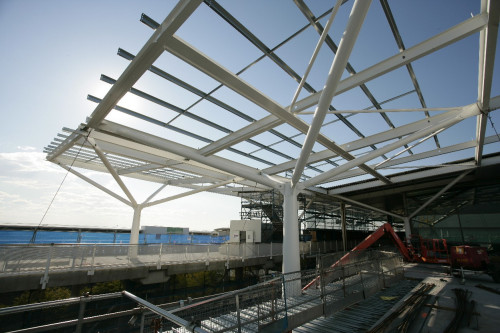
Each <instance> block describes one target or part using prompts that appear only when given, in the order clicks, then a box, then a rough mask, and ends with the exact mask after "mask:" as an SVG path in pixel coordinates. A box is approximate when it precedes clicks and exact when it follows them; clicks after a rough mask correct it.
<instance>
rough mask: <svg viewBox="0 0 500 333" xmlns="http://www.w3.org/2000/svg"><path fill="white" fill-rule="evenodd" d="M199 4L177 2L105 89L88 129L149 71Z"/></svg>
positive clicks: (193, 0)
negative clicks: (169, 40)
mask: <svg viewBox="0 0 500 333" xmlns="http://www.w3.org/2000/svg"><path fill="white" fill-rule="evenodd" d="M200 4H201V0H185V1H180V2H179V3H178V4H177V5H176V6H175V7H174V9H172V11H171V12H170V14H169V15H168V16H167V17H166V18H165V20H164V21H163V22H162V24H161V25H160V27H159V28H158V29H156V30H155V32H154V33H153V35H152V36H151V37H150V38H149V40H148V41H147V42H146V44H144V46H143V47H142V49H141V50H140V51H139V53H138V54H137V56H136V57H135V59H134V60H132V61H131V62H130V64H129V65H128V66H127V68H126V69H125V70H124V71H123V73H122V74H121V75H120V78H119V79H118V81H117V83H116V84H115V85H113V86H112V87H111V89H109V91H108V93H107V94H106V96H105V97H104V98H103V101H102V102H101V103H99V105H97V107H96V108H95V110H94V112H93V113H92V116H91V119H90V121H89V122H88V123H87V126H88V127H89V128H96V127H97V125H99V123H100V122H101V121H102V120H104V118H105V117H106V116H107V115H108V113H109V112H110V111H111V110H112V109H113V108H114V107H115V105H116V104H117V103H118V102H119V101H120V99H121V98H122V97H123V96H124V95H125V94H126V93H127V91H129V90H130V88H132V86H133V85H134V84H135V83H136V82H137V80H139V78H140V77H141V76H142V75H143V74H144V73H145V72H146V71H147V70H148V69H149V67H150V66H151V65H152V64H153V63H154V62H155V60H156V59H157V58H158V57H159V56H160V55H161V54H162V53H163V52H164V45H165V43H166V42H167V40H168V39H169V38H170V37H171V36H172V35H173V34H174V33H175V32H176V31H177V29H178V28H179V27H180V26H181V25H182V24H183V23H184V22H185V21H186V20H187V19H188V18H189V16H190V15H191V14H192V13H193V12H194V11H195V10H196V8H198V6H199V5H200Z"/></svg>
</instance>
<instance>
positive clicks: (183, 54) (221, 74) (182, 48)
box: [165, 36, 389, 182]
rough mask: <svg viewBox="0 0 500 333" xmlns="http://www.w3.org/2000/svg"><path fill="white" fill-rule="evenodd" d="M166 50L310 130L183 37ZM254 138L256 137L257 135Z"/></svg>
mask: <svg viewBox="0 0 500 333" xmlns="http://www.w3.org/2000/svg"><path fill="white" fill-rule="evenodd" d="M165 48H166V50H167V51H169V52H170V53H172V54H173V55H175V56H177V57H178V58H180V59H182V60H183V61H185V62H186V63H188V64H190V65H192V66H193V67H195V68H197V69H199V70H200V71H202V72H203V73H205V74H207V75H209V76H210V77H212V78H214V79H215V80H217V81H219V82H221V83H223V84H224V85H225V86H227V87H228V88H230V89H232V90H233V91H235V92H237V93H238V94H240V95H241V96H243V97H245V98H247V99H248V100H250V101H251V102H253V103H255V104H257V105H258V106H260V107H262V108H263V109H264V110H267V111H268V112H269V113H271V114H273V115H275V116H276V117H278V118H280V119H281V120H282V121H284V122H286V123H288V124H289V125H291V126H293V127H295V128H296V129H297V130H299V131H301V132H302V133H304V134H306V133H307V131H308V130H309V125H308V124H307V123H306V122H304V121H302V120H301V119H299V118H297V117H296V116H295V115H294V114H292V113H290V112H288V110H286V109H285V108H283V107H282V106H281V105H279V104H278V103H276V102H275V101H273V100H272V99H270V98H269V97H267V96H265V95H264V94H262V93H261V92H260V91H258V90H256V89H255V88H253V87H252V86H250V85H249V84H248V83H246V82H245V81H243V80H242V79H241V78H239V77H238V76H237V75H235V74H233V73H232V72H230V71H228V70H227V69H225V68H223V67H222V66H220V65H219V64H217V63H216V62H215V61H213V60H212V59H210V58H208V57H207V56H205V55H204V54H202V53H201V52H199V51H198V50H196V49H195V48H193V47H192V46H191V45H189V44H187V43H186V42H185V41H183V40H181V39H180V38H178V37H176V36H174V37H172V38H171V39H170V40H169V42H168V43H167V44H166V45H165ZM254 135H256V133H255V134H254ZM317 141H318V142H319V143H320V144H322V145H324V146H325V147H327V148H328V149H330V150H332V151H334V152H336V153H337V154H339V155H340V156H342V157H344V158H346V159H348V160H351V159H353V158H354V156H352V155H350V154H349V153H347V152H345V151H344V150H342V149H340V147H339V146H338V145H337V144H335V143H334V142H333V141H331V140H330V139H328V138H327V137H325V136H324V135H322V134H319V135H318V140H317ZM360 167H361V168H363V169H364V170H365V171H366V172H367V173H370V174H371V175H373V176H374V177H376V178H379V179H381V180H383V181H385V182H389V181H388V180H387V179H386V178H385V177H384V176H382V175H380V174H379V173H377V172H376V171H374V170H372V169H369V168H368V167H367V166H363V165H361V166H360Z"/></svg>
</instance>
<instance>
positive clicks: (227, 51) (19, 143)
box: [0, 0, 500, 230]
mask: <svg viewBox="0 0 500 333" xmlns="http://www.w3.org/2000/svg"><path fill="white" fill-rule="evenodd" d="M175 3H176V2H175V1H151V0H149V1H62V0H61V1H56V0H44V1H36V0H15V1H14V0H0V47H1V49H2V52H0V73H2V77H1V79H0V99H1V100H2V114H3V116H4V118H5V119H6V120H5V121H4V122H2V124H1V125H0V126H1V131H0V136H1V137H0V223H6V222H9V223H30V224H38V223H39V222H40V220H41V218H42V216H43V215H44V213H45V211H46V209H47V207H48V206H49V203H50V202H51V200H52V198H53V196H54V194H55V193H56V191H57V188H58V186H59V184H60V183H61V182H62V180H63V179H64V177H65V174H66V172H65V171H64V170H63V169H61V168H59V167H56V166H54V165H52V164H51V163H48V162H46V161H45V154H44V153H42V150H43V147H44V146H46V145H47V144H49V143H50V141H51V140H52V138H53V137H54V136H55V135H56V134H57V133H59V132H60V131H61V128H62V127H72V128H75V127H76V126H78V124H80V123H81V122H84V121H85V118H86V117H87V116H89V115H90V114H91V113H92V111H93V109H94V107H95V104H94V103H92V102H90V101H87V99H86V96H87V94H91V95H94V96H97V97H103V96H104V95H105V93H106V91H107V90H108V89H109V87H110V86H109V85H108V84H107V83H104V82H102V81H100V80H99V77H100V75H101V74H105V75H108V76H110V77H112V78H115V79H116V78H117V77H118V76H119V75H120V74H121V72H122V71H123V70H124V69H125V67H126V66H127V65H128V61H126V60H124V59H122V58H121V57H118V56H117V55H116V51H117V49H118V48H119V47H121V48H123V49H125V50H127V51H129V52H132V53H137V52H138V50H139V49H140V48H141V47H142V45H143V44H144V43H145V41H146V40H147V39H148V38H149V36H150V35H151V33H152V30H151V29H150V28H148V27H147V26H145V25H144V24H142V23H140V22H139V17H140V14H141V13H143V12H144V13H146V14H148V15H149V16H151V17H152V18H154V19H155V20H157V21H161V20H163V18H164V17H165V16H166V15H167V14H168V13H169V11H170V10H171V8H173V6H174V5H175ZM221 3H222V4H223V5H224V6H225V7H226V9H227V10H228V11H230V12H231V14H233V15H234V16H235V17H236V18H237V19H239V20H240V21H241V22H243V23H244V24H248V27H249V29H250V30H251V31H252V32H253V33H254V34H255V35H256V36H257V37H259V38H260V39H261V40H262V41H263V42H264V43H266V45H268V46H269V47H274V46H275V45H276V44H277V43H279V42H280V41H281V40H283V39H284V38H286V37H287V36H288V35H290V34H291V33H293V32H295V31H296V30H298V29H299V28H300V27H302V26H304V25H305V24H306V23H307V21H306V20H305V18H304V17H303V16H302V14H300V12H299V11H298V10H297V9H296V8H294V6H293V4H291V6H288V8H287V9H286V13H283V15H277V13H280V11H281V10H283V8H284V6H283V4H284V3H287V4H288V3H289V2H284V1H272V2H265V1H264V2H259V1H244V2H242V1H224V2H221ZM266 3H267V5H266V6H267V7H266V10H261V6H263V5H264V4H266ZM307 3H308V5H309V6H310V7H311V8H312V10H313V11H314V13H315V14H316V15H319V14H320V13H322V12H323V11H324V10H326V9H327V8H328V7H329V6H331V5H332V3H333V2H332V1H314V2H311V1H308V2H307ZM417 3H418V4H417ZM479 3H480V1H472V0H460V1H440V2H438V3H436V2H435V1H430V0H426V1H418V2H415V1H390V4H391V6H392V10H393V12H394V13H395V14H398V13H399V14H400V15H401V17H402V18H403V19H398V16H396V17H397V20H398V21H397V23H398V26H399V29H400V31H401V35H402V36H403V38H404V41H405V45H406V47H410V46H412V45H414V44H415V43H418V42H420V41H422V40H423V39H424V38H428V37H429V36H431V35H433V34H435V33H437V32H439V31H442V30H443V29H445V28H448V27H450V26H451V25H453V24H456V23H458V22H460V21H462V20H465V19H467V18H468V17H470V15H471V13H472V14H477V13H478V12H479ZM420 4H423V5H424V6H420ZM429 6H430V7H431V8H432V9H433V10H432V11H429V10H428V8H429ZM450 6H452V8H453V10H450ZM342 10H345V11H348V10H349V11H350V7H349V8H348V7H345V9H342ZM342 10H341V12H342ZM285 14H286V15H285ZM381 15H382V14H381V8H380V4H379V3H378V1H373V4H372V8H371V9H370V12H369V14H368V17H367V21H366V26H365V27H363V29H362V31H361V33H360V37H359V41H360V43H359V44H356V46H355V48H354V51H353V57H352V58H351V63H352V65H353V66H354V67H355V68H356V69H357V70H358V71H359V70H361V69H363V68H366V67H368V66H370V65H372V64H374V63H376V62H378V61H380V60H381V59H383V58H385V57H387V56H390V55H392V54H394V53H396V52H397V46H396V45H395V43H394V40H393V37H392V35H391V34H390V31H389V30H388V27H387V22H386V21H385V19H382V18H381ZM281 16H283V18H282V17H281ZM338 16H339V17H340V18H339V20H338V21H336V22H335V24H334V27H333V29H332V31H333V33H332V36H333V38H334V39H336V40H337V42H338V39H340V36H341V31H342V29H341V27H342V26H343V24H344V23H345V19H344V20H343V19H342V18H341V16H342V15H340V14H339V15H338ZM423 16H425V17H426V24H422V17H423ZM256 17H259V18H260V21H258V24H256V23H255V20H254V19H255V18H256ZM290 17H293V18H294V19H293V20H291V19H289V18H290ZM285 18H286V19H285ZM322 22H323V23H324V22H325V19H323V21H322ZM416 26H417V27H418V29H415V27H416ZM270 29H272V30H273V33H272V34H271V33H268V31H269V30H270ZM417 30H418V31H417ZM378 31H385V35H378V34H377V33H378ZM179 35H180V36H181V37H182V38H184V39H185V40H186V41H188V42H189V43H192V44H194V45H195V46H196V47H197V48H199V49H200V50H201V51H203V52H204V53H206V54H207V55H209V56H211V57H213V58H214V59H215V60H217V61H219V62H221V63H224V65H225V66H226V67H228V68H229V69H230V70H233V71H238V70H240V69H241V68H243V67H244V66H246V65H247V64H248V63H250V62H252V61H253V60H255V59H256V58H257V57H259V56H260V55H261V53H259V51H258V50H257V49H256V48H253V47H249V46H248V43H247V42H246V41H245V40H244V39H243V37H241V36H240V35H238V34H237V33H236V32H234V31H232V30H231V29H229V27H228V25H227V24H226V23H225V22H223V21H221V20H220V19H218V18H217V17H216V15H215V14H214V13H213V12H212V11H211V10H210V9H209V8H208V7H207V6H205V5H203V4H202V5H201V6H200V8H199V9H198V10H197V11H196V12H195V14H194V15H193V17H192V18H191V19H190V20H189V21H188V22H187V23H186V24H185V25H184V26H183V27H182V28H181V29H180V31H179ZM317 38H318V36H317V34H316V33H315V32H314V31H313V30H312V29H309V30H307V31H305V32H304V34H302V35H301V36H300V37H299V38H297V41H296V42H292V43H290V44H287V45H285V46H284V47H282V48H280V49H279V50H277V51H276V53H277V54H278V55H279V56H280V57H282V58H283V59H284V60H285V61H286V62H287V63H289V64H290V65H291V66H292V67H293V68H294V70H295V71H296V72H297V73H299V74H302V73H303V72H304V70H305V68H306V66H307V62H308V60H309V58H310V54H311V53H312V50H313V48H314V45H315V43H316V41H317ZM228 40H230V41H231V44H230V46H231V47H228V44H227V41H228ZM468 45H470V47H468ZM476 50H477V36H476V35H474V36H471V37H469V38H467V39H465V40H463V41H461V42H460V43H458V44H457V45H456V46H454V45H452V46H451V47H450V48H449V49H448V48H447V49H445V50H442V51H440V52H439V53H437V54H433V55H432V56H430V57H428V58H427V57H426V58H423V59H421V60H419V61H417V62H415V63H414V64H413V66H414V69H415V72H416V74H417V77H418V79H419V81H420V83H421V86H422V89H423V93H424V96H425V97H426V101H427V104H428V105H429V106H434V107H440V106H452V105H450V104H449V103H450V101H453V102H454V103H455V105H457V106H458V105H465V104H470V103H473V102H474V101H475V99H476V95H477V88H475V87H476V86H477V68H475V67H473V66H469V64H477V57H478V55H477V51H476ZM497 58H498V55H497ZM332 59H333V54H332V53H331V52H330V51H329V50H328V49H327V47H326V46H324V47H323V49H322V51H321V53H320V55H319V57H318V60H317V62H318V66H315V67H313V70H312V72H311V77H310V81H311V82H313V84H315V88H316V89H318V90H319V89H321V87H322V83H323V82H324V79H325V73H324V71H321V70H320V68H321V67H320V64H323V65H327V66H328V64H329V63H331V61H332ZM155 64H158V66H160V67H161V68H167V69H168V70H169V72H171V73H173V74H174V75H177V76H179V77H180V78H183V79H185V80H186V81H190V82H191V83H192V84H194V85H196V86H197V87H198V88H199V89H202V90H204V91H209V90H211V89H212V88H213V87H215V86H217V82H215V81H214V80H212V79H211V78H208V77H206V76H204V75H201V74H200V73H199V72H196V71H193V70H192V69H190V68H188V67H186V66H185V65H183V64H182V63H180V61H178V60H176V59H175V58H173V57H172V56H170V55H168V54H165V55H164V56H162V57H160V59H159V60H158V61H157V62H156V63H155ZM499 67H500V66H497V67H496V68H495V79H494V84H493V91H494V92H493V93H492V96H496V95H498V94H499V93H500V82H498V78H499V75H498V73H499ZM405 71H406V70H405V69H401V70H400V71H396V72H395V73H391V74H390V75H387V76H383V77H380V78H378V79H376V80H374V81H372V82H369V83H367V86H368V87H369V88H370V89H371V90H372V92H373V93H374V95H375V96H376V97H377V99H378V100H379V101H382V100H384V99H387V98H390V97H392V96H394V94H397V93H403V92H405V91H407V90H410V89H412V86H411V81H410V80H409V78H408V75H407V73H405ZM263 73H266V79H265V80H263V79H262V77H263V75H262V74H263ZM242 77H243V78H244V79H245V80H247V81H248V82H250V83H251V84H253V85H255V86H258V87H259V89H261V90H262V91H263V92H264V93H266V94H268V95H269V96H271V97H272V98H274V99H275V100H277V101H278V102H279V103H282V104H283V105H287V103H289V101H290V100H291V98H292V96H293V93H294V91H295V88H296V86H297V84H296V83H295V82H294V81H293V80H291V79H290V77H288V76H286V75H285V74H283V72H280V71H277V70H276V69H275V66H272V64H271V62H270V61H269V60H263V61H261V62H259V63H258V64H257V65H255V66H254V67H252V68H251V69H250V70H248V71H247V72H245V73H244V74H242ZM459 80H460V84H457V81H459ZM452 84H453V86H454V89H453V90H452V89H447V88H446V87H448V86H451V85H452ZM277 86H279V87H280V89H276V87H277ZM136 87H138V88H140V89H144V90H146V91H148V92H151V93H152V94H158V95H159V94H163V98H164V99H166V100H168V101H171V102H172V103H174V104H178V105H179V106H181V107H185V106H187V105H189V104H190V103H191V102H192V100H193V97H192V96H189V95H186V94H185V93H178V92H177V91H176V90H175V89H176V88H174V87H173V85H171V84H170V85H169V84H167V83H165V82H159V79H158V78H156V77H154V75H152V74H147V75H145V78H144V80H143V79H141V80H140V81H139V82H138V83H137V85H136ZM457 87H458V89H459V90H457ZM495 92H496V93H495ZM214 96H216V97H218V98H221V99H223V100H224V101H227V102H228V103H230V104H231V103H236V101H238V103H240V101H241V97H239V96H236V94H234V93H232V92H230V91H229V90H228V89H226V88H223V89H221V90H220V91H218V92H217V93H216V94H215V95H214ZM302 96H304V93H303V94H302ZM127 98H128V103H129V105H132V108H133V109H134V108H137V109H140V108H141V107H144V104H143V102H142V101H139V100H138V98H137V97H133V96H127ZM333 104H334V106H336V107H337V108H354V107H359V108H364V107H367V106H369V101H368V99H367V98H366V97H364V96H363V95H362V94H360V93H359V92H358V93H356V92H352V93H346V94H343V95H340V96H338V97H337V98H336V99H334V103H333ZM408 104H414V105H415V106H414V107H419V105H418V100H417V98H416V96H415V94H413V95H412V96H409V97H406V98H404V99H401V100H398V101H395V102H392V103H390V104H387V105H386V107H387V108H397V107H401V106H403V105H404V106H405V107H407V105H408ZM149 107H150V108H151V110H150V111H151V112H153V113H155V112H156V113H157V114H158V117H164V118H165V119H166V120H168V119H171V118H172V117H174V116H175V114H173V113H169V112H168V111H165V110H164V109H163V110H159V109H158V110H156V109H155V107H154V106H149ZM193 111H194V112H197V113H198V114H200V115H203V116H205V117H207V118H209V117H210V116H211V114H212V110H211V109H210V105H208V103H207V104H204V102H203V103H200V104H199V105H198V106H197V107H195V108H194V109H193ZM245 111H247V112H248V113H249V114H251V115H252V117H255V118H256V119H259V118H261V117H263V116H265V115H266V112H264V111H263V110H262V109H259V108H258V107H256V106H255V105H251V104H249V103H247V104H245ZM492 116H493V120H494V122H495V124H496V125H497V128H499V129H500V118H499V117H498V115H497V113H495V114H493V115H492ZM330 117H332V116H327V121H328V120H329V118H330ZM391 117H392V119H393V121H394V123H396V124H402V123H405V122H408V121H409V118H407V117H405V118H402V117H401V115H397V114H396V115H391ZM111 119H122V120H123V119H126V117H125V116H123V115H120V114H116V113H115V114H112V115H111ZM304 119H310V116H309V117H308V116H304ZM351 119H352V122H353V123H355V124H356V125H357V126H359V127H360V128H361V129H362V130H363V132H365V133H366V134H370V133H371V131H373V129H374V128H375V127H374V124H377V125H376V126H379V125H378V124H380V126H382V125H383V124H382V123H381V120H380V118H373V119H370V120H367V119H368V118H361V117H360V116H358V115H357V116H354V117H352V118H351ZM183 121H184V120H182V119H180V120H179V121H178V122H177V125H178V126H179V127H181V128H182V126H185V127H189V126H190V124H189V123H188V122H185V123H183ZM214 121H219V122H220V123H221V125H225V123H224V122H227V123H228V126H229V124H231V125H234V126H237V127H242V126H244V125H245V124H246V123H245V122H242V121H241V119H236V118H234V119H233V118H227V119H217V118H214ZM462 126H465V125H462ZM470 128H471V126H468V127H467V128H466V129H465V128H464V129H459V130H457V131H456V132H455V133H456V134H455V135H457V136H463V135H468V136H471V138H472V137H473V136H474V130H472V131H471V129H470ZM199 130H200V131H202V132H204V134H205V135H207V137H210V138H212V139H214V140H215V139H217V138H218V137H220V133H216V132H214V131H209V130H205V129H203V127H201V126H200V128H199ZM280 130H282V131H283V132H284V133H290V134H293V133H296V132H297V131H296V130H294V129H292V128H290V127H286V125H284V126H282V128H281V129H280ZM324 131H325V132H326V133H330V132H331V133H341V134H342V135H338V137H335V138H334V139H335V140H336V141H337V142H339V143H343V142H346V141H349V140H353V139H356V138H357V137H356V136H355V135H353V133H352V132H348V131H346V130H345V129H344V128H342V127H341V125H340V124H339V123H336V124H333V125H329V126H328V127H325V129H324ZM492 133H493V130H492V127H491V124H488V129H487V135H492ZM171 135H172V137H173V138H176V139H179V140H184V141H181V142H185V144H189V145H192V146H196V145H199V144H200V143H199V142H196V141H193V140H192V139H188V138H181V137H179V138H178V137H176V136H175V134H171ZM266 135H267V134H263V135H262V136H263V137H264V136H266ZM301 139H303V136H302V137H301V136H299V137H298V139H297V141H299V142H301ZM441 140H442V143H447V144H451V143H452V141H453V136H443V138H442V139H441ZM448 141H449V142H448ZM425 144H432V142H428V143H425ZM245 145H246V143H241V144H240V146H241V147H245ZM277 147H279V146H277ZM288 149H291V148H288ZM488 149H490V152H491V150H493V151H495V150H496V151H498V144H497V145H495V146H494V147H493V148H488ZM258 154H262V156H263V157H264V156H265V153H264V152H259V153H258ZM228 156H229V154H228ZM90 174H91V175H92V176H93V177H96V179H99V180H101V181H102V182H103V183H104V184H107V186H110V187H112V188H116V186H115V185H114V183H113V181H112V180H111V179H109V177H106V176H103V175H99V174H96V173H90ZM127 183H128V184H130V185H131V187H133V188H134V189H135V190H136V192H134V194H136V195H137V196H138V197H139V198H145V197H147V196H148V195H149V194H150V193H151V192H152V191H154V190H155V189H156V188H157V185H150V184H143V183H139V182H133V181H127ZM173 191H174V192H175V190H173ZM172 193H173V192H172ZM220 200H221V197H220V196H218V195H210V194H198V195H196V196H194V197H191V198H186V199H181V200H178V201H174V202H171V203H167V204H164V205H160V206H159V207H155V208H149V209H146V210H144V211H143V218H142V223H143V224H151V225H159V224H163V225H167V226H189V227H190V228H191V229H196V230H200V229H212V228H216V227H222V226H228V225H229V220H231V219H237V218H238V217H239V210H240V208H239V206H240V200H239V199H238V198H232V197H223V200H224V205H223V206H221V205H220V204H218V203H220ZM193 204H194V205H196V206H197V207H198V209H197V210H196V211H194V210H193V209H192V207H193ZM131 220H132V210H131V209H130V208H129V207H126V206H125V205H123V204H122V203H120V202H118V201H117V200H115V199H113V198H111V197H109V196H107V195H106V194H103V193H101V191H99V190H98V189H96V188H94V187H92V186H91V185H88V184H86V183H84V182H83V181H80V180H79V179H77V177H75V176H73V175H68V177H67V178H66V180H65V182H64V184H63V186H62V187H61V190H60V192H59V194H58V196H57V197H56V199H55V201H54V203H53V205H52V207H51V208H50V210H49V212H48V214H47V216H46V217H45V219H44V221H43V223H44V224H78V225H79V224H84V225H106V226H123V227H127V226H129V225H130V222H131ZM202 221H203V222H202Z"/></svg>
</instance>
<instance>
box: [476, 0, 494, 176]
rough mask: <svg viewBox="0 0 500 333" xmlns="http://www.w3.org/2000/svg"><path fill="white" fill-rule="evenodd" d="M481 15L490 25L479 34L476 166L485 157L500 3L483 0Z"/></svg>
mask: <svg viewBox="0 0 500 333" xmlns="http://www.w3.org/2000/svg"><path fill="white" fill-rule="evenodd" d="M481 13H482V14H487V15H488V18H489V20H488V25H487V26H486V29H484V30H482V31H481V32H480V34H479V77H478V96H477V102H478V104H479V107H480V108H481V110H482V113H481V114H480V115H479V116H477V125H476V149H475V152H474V156H475V159H476V165H478V166H480V165H481V159H482V156H483V144H484V135H485V133H486V124H487V122H488V112H489V108H490V97H491V86H492V83H493V66H494V64H495V53H496V48H497V39H498V24H499V20H500V19H499V17H500V2H499V1H495V0H482V1H481Z"/></svg>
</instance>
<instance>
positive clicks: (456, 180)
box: [408, 169, 472, 219]
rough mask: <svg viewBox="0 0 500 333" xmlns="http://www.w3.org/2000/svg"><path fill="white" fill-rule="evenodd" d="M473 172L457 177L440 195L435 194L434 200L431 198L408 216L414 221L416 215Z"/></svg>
mask: <svg viewBox="0 0 500 333" xmlns="http://www.w3.org/2000/svg"><path fill="white" fill-rule="evenodd" d="M471 171H472V169H469V170H466V171H464V172H462V173H461V174H460V175H458V177H456V178H455V179H453V180H452V181H451V182H450V183H448V184H447V185H446V186H445V187H443V188H442V189H441V190H440V191H439V192H438V193H436V194H434V195H433V196H432V198H429V200H427V201H426V202H425V203H424V204H422V206H420V207H418V208H417V209H415V211H414V212H413V213H411V214H410V216H408V217H409V218H410V219H412V218H413V217H415V215H417V214H418V213H420V212H421V211H422V210H423V209H424V208H425V207H427V206H429V205H430V204H431V203H432V202H434V200H436V199H437V198H439V197H440V196H441V195H442V194H443V193H444V192H446V191H448V190H449V189H450V188H451V187H453V186H454V185H455V184H456V183H458V182H459V181H460V180H462V178H464V177H465V176H467V175H468V174H469V173H470V172H471Z"/></svg>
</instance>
